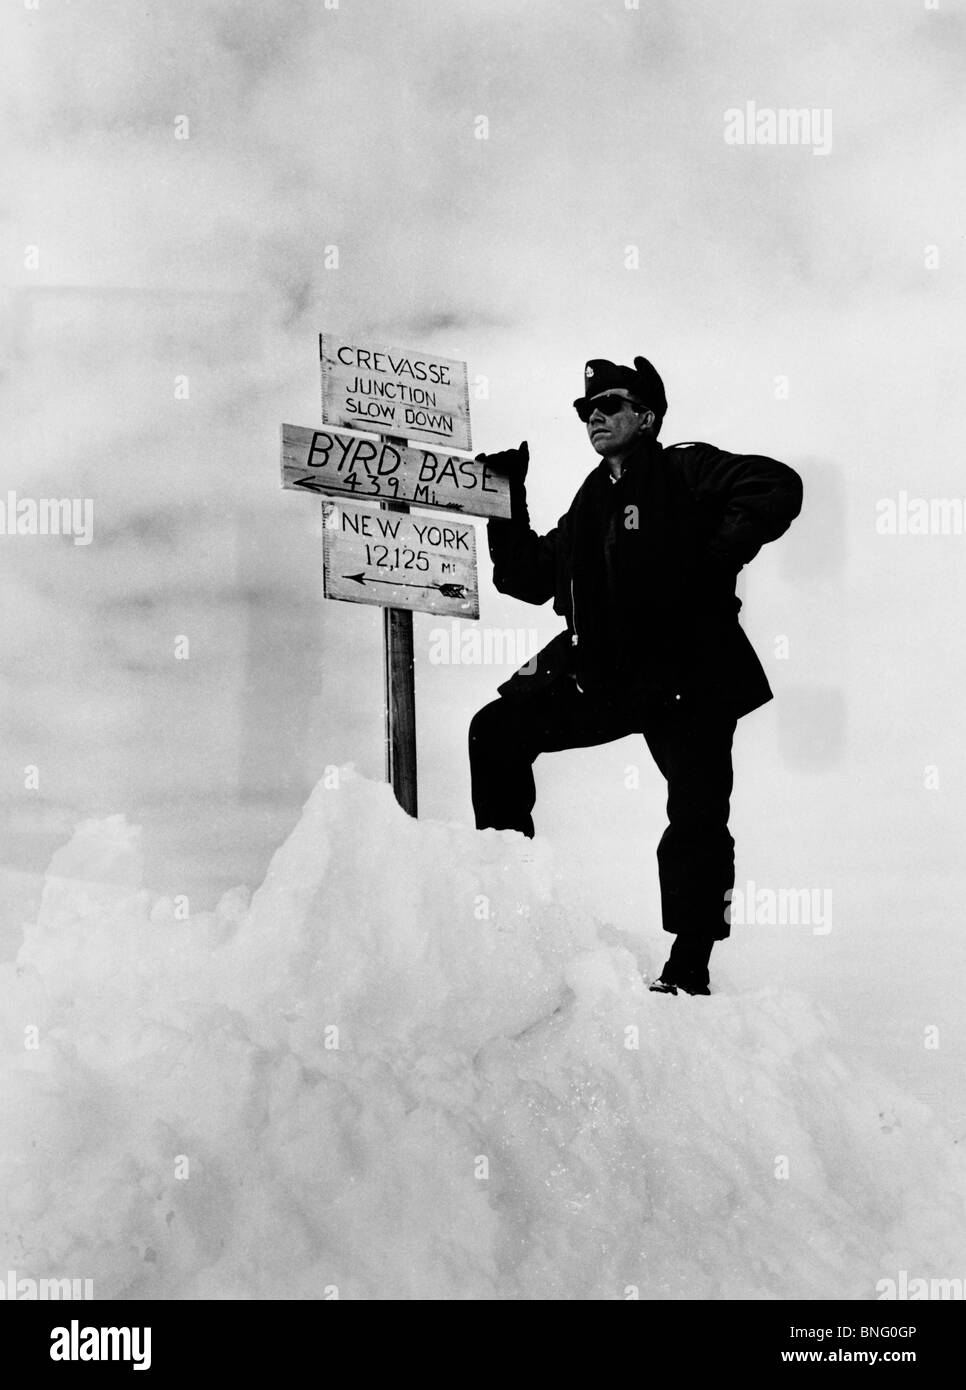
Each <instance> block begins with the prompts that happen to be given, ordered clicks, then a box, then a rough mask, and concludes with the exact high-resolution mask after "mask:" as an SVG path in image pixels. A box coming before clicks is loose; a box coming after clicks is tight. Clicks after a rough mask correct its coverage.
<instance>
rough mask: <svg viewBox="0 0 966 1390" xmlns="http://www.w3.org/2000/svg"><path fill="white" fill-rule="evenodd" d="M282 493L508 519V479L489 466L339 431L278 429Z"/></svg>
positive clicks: (289, 427)
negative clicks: (403, 504) (291, 491)
mask: <svg viewBox="0 0 966 1390" xmlns="http://www.w3.org/2000/svg"><path fill="white" fill-rule="evenodd" d="M282 487H287V488H295V489H301V490H303V491H306V492H316V493H341V494H342V495H343V496H348V497H357V498H358V499H359V500H360V501H369V500H370V499H371V500H372V501H376V502H410V503H412V504H413V505H414V506H417V507H438V508H439V509H440V510H443V511H454V512H470V513H472V515H474V516H498V517H508V516H509V515H510V489H509V484H508V482H507V479H506V478H505V477H504V476H503V475H502V474H499V473H494V472H493V470H492V469H491V468H490V467H489V465H488V464H486V463H477V461H476V460H475V459H469V458H462V457H460V456H458V455H453V454H440V453H433V452H431V451H430V450H429V449H407V448H406V447H405V446H404V445H402V444H391V443H390V442H389V441H388V440H385V439H379V440H375V439H363V438H362V437H361V436H360V435H356V434H346V433H345V432H344V431H342V430H330V429H322V430H310V429H303V428H302V427H301V426H300V425H283V426H282Z"/></svg>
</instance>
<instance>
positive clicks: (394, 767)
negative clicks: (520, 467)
mask: <svg viewBox="0 0 966 1390" xmlns="http://www.w3.org/2000/svg"><path fill="white" fill-rule="evenodd" d="M382 438H383V439H384V440H385V441H386V442H387V443H388V444H395V445H398V446H401V447H402V448H405V447H406V444H407V441H406V440H405V439H404V438H402V437H401V436H399V435H392V434H384V435H382ZM379 506H380V510H381V511H386V512H408V511H409V507H408V506H407V504H406V503H405V502H380V504H379ZM382 632H383V666H384V673H385V700H386V780H387V781H388V782H391V783H392V789H393V791H394V792H395V794H396V800H397V801H398V802H399V804H400V806H401V807H402V808H403V810H404V811H405V812H406V813H407V814H408V815H410V816H416V815H417V814H418V812H417V794H416V785H417V784H416V678H415V670H414V657H413V615H412V613H411V612H410V610H409V609H408V608H384V609H383V610H382Z"/></svg>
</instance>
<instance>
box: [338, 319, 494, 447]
mask: <svg viewBox="0 0 966 1390" xmlns="http://www.w3.org/2000/svg"><path fill="white" fill-rule="evenodd" d="M319 354H320V357H321V359H322V419H323V420H324V421H325V423H326V424H327V425H348V426H349V427H350V428H353V427H354V428H355V429H359V430H376V431H378V432H379V433H380V434H395V435H401V436H402V437H403V438H405V439H425V440H427V441H428V442H429V443H431V444H436V445H438V446H439V447H440V448H442V449H466V450H470V449H472V447H473V445H472V443H471V440H470V396H469V387H468V385H467V380H466V363H465V362H457V361H455V360H454V359H453V358H450V357H433V356H431V355H430V354H429V353H426V352H412V351H410V350H409V349H408V348H392V347H384V346H382V345H381V344H376V343H361V342H359V341H358V339H345V338H341V337H336V336H335V335H334V334H332V333H320V334H319Z"/></svg>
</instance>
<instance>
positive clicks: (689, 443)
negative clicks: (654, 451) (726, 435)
mask: <svg viewBox="0 0 966 1390" xmlns="http://www.w3.org/2000/svg"><path fill="white" fill-rule="evenodd" d="M663 447H664V452H665V453H666V454H673V453H674V452H675V450H676V449H688V450H694V449H698V450H701V451H703V452H705V453H710V454H723V453H724V452H725V451H724V449H719V448H718V447H717V446H716V445H715V444H708V443H706V441H705V440H703V439H686V440H683V441H682V442H681V443H680V444H665V445H664V446H663Z"/></svg>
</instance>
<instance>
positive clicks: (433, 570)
mask: <svg viewBox="0 0 966 1390" xmlns="http://www.w3.org/2000/svg"><path fill="white" fill-rule="evenodd" d="M319 349H320V357H321V365H322V420H323V423H324V428H323V429H320V430H319V429H305V428H302V427H301V426H299V425H283V426H282V486H283V488H291V489H293V490H295V491H300V492H308V493H310V494H316V495H320V496H322V497H324V498H325V499H326V500H324V501H323V503H322V512H323V522H324V525H323V532H322V537H323V546H322V549H323V590H324V593H325V596H326V598H332V599H340V600H342V601H344V602H348V603H372V604H378V605H380V606H381V607H382V609H383V651H384V658H385V706H386V775H387V779H388V780H389V781H390V782H391V783H392V787H393V791H394V792H395V794H396V799H397V801H398V802H399V804H400V805H401V806H402V807H403V809H404V810H405V811H408V812H409V814H410V815H411V816H415V815H416V813H417V778H416V691H415V679H414V666H413V612H414V611H417V612H423V613H436V614H440V615H443V614H445V615H448V616H450V617H457V618H478V617H479V615H480V605H479V581H478V578H477V570H476V534H475V531H474V528H473V526H472V524H467V523H465V522H461V521H456V520H455V519H454V518H453V516H452V513H453V512H464V513H469V514H471V515H476V516H482V517H508V516H509V515H510V490H509V483H508V480H507V479H506V478H505V477H502V476H500V475H499V474H496V473H494V472H493V471H492V469H491V468H490V466H489V465H488V464H487V463H485V462H478V461H477V460H475V459H472V458H467V457H463V456H462V455H461V454H460V453H459V451H460V450H469V449H471V447H472V445H471V434H470V406H469V392H468V388H467V372H466V363H465V362H458V361H455V360H453V359H452V358H448V357H437V356H435V355H433V354H431V353H425V352H413V351H411V350H410V349H407V348H391V347H385V346H383V345H376V344H373V343H364V342H362V341H361V340H359V339H357V338H347V337H338V336H336V335H334V334H331V333H322V334H320V337H319ZM340 425H341V426H346V425H347V426H349V427H350V428H354V429H356V430H363V431H371V432H377V433H378V435H379V438H378V439H375V440H374V439H372V438H365V437H363V436H361V435H359V434H350V433H346V432H345V431H344V430H342V429H338V428H331V427H332V426H340ZM412 439H419V440H425V441H427V442H428V444H429V445H431V446H432V448H429V447H427V448H412V447H410V443H409V441H410V440H412ZM410 504H411V505H413V506H414V507H419V508H422V509H426V510H427V511H429V512H430V513H439V512H446V513H449V515H447V516H446V517H441V516H439V515H432V514H431V515H430V516H428V517H424V516H418V515H417V516H414V515H411V514H410V511H409V507H410Z"/></svg>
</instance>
